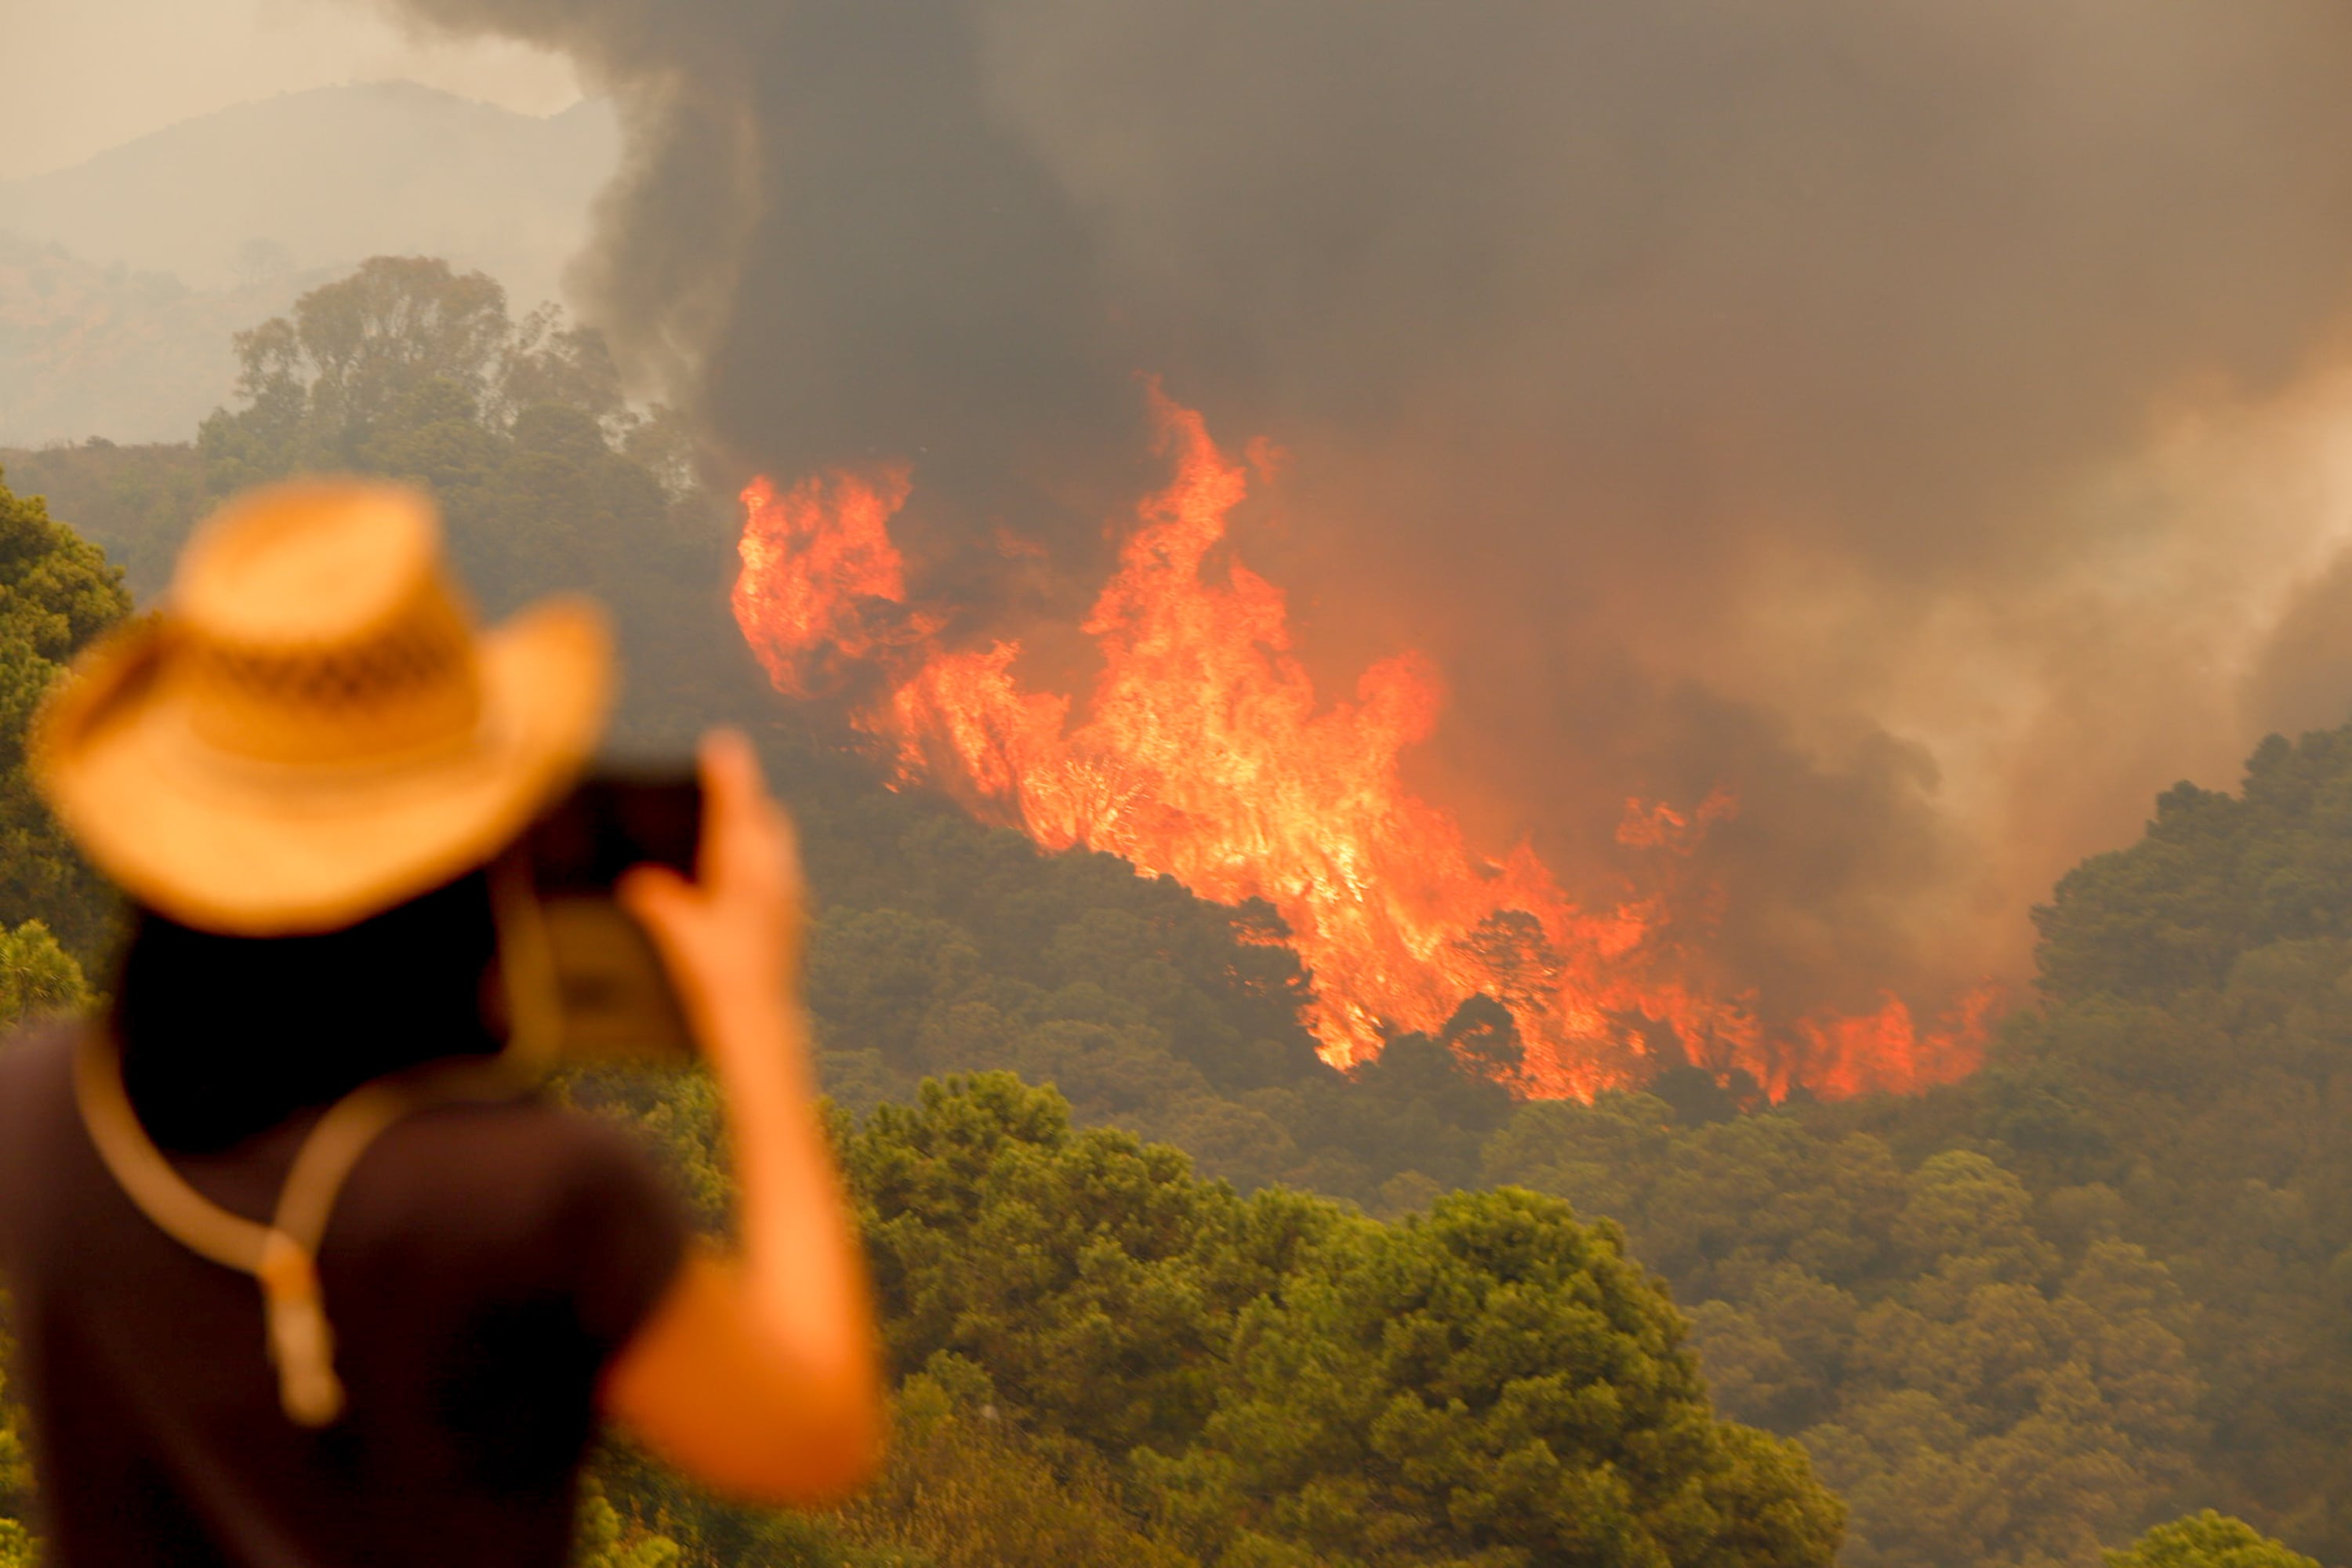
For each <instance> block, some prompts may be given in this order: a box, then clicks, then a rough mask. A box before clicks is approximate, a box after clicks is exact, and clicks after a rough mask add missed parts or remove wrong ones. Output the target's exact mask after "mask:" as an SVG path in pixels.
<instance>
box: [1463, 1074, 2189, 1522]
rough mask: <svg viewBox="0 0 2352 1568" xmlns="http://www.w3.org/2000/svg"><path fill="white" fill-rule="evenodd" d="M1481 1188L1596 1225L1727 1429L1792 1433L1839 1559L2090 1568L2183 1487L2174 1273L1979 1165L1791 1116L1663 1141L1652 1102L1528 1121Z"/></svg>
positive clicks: (1553, 1112)
mask: <svg viewBox="0 0 2352 1568" xmlns="http://www.w3.org/2000/svg"><path fill="white" fill-rule="evenodd" d="M1489 1174H1490V1176H1491V1177H1492V1178H1494V1179H1496V1180H1517V1181H1526V1182H1528V1183H1530V1184H1534V1185H1537V1186H1540V1187H1543V1188H1546V1189H1548V1190H1551V1191H1556V1192H1560V1193H1563V1194H1567V1195H1568V1196H1570V1198H1571V1200H1573V1201H1575V1202H1577V1203H1578V1204H1579V1205H1580V1206H1584V1205H1588V1204H1597V1205H1602V1206H1604V1207H1606V1208H1607V1209H1608V1210H1609V1211H1611V1212H1613V1213H1615V1214H1616V1215H1619V1216H1620V1217H1621V1218H1622V1220H1623V1222H1624V1224H1625V1225H1626V1227H1627V1229H1628V1232H1629V1234H1630V1235H1631V1237H1632V1238H1633V1247H1634V1250H1635V1252H1636V1253H1637V1255H1638V1256H1641V1257H1643V1258H1645V1259H1647V1260H1650V1261H1652V1262H1653V1263H1654V1264H1655V1265H1657V1266H1658V1267H1660V1268H1663V1269H1664V1271H1665V1273H1666V1275H1667V1277H1668V1278H1669V1279H1672V1280H1674V1281H1675V1287H1676V1289H1677V1291H1678V1293H1680V1294H1681V1295H1682V1296H1683V1298H1684V1299H1685V1300H1691V1301H1694V1302H1696V1309H1695V1310H1694V1312H1693V1321H1694V1325H1695V1339H1696V1343H1697V1345H1698V1347H1699V1349H1700V1351H1701V1352H1702V1355H1703V1358H1704V1360H1705V1363H1706V1369H1707V1374H1708V1377H1709V1380H1710V1382H1711V1383H1712V1384H1714V1386H1715V1389H1716V1393H1717V1399H1718V1400H1719V1401H1720V1403H1721V1404H1722V1405H1723V1408H1724V1409H1725V1411H1726V1412H1727V1414H1730V1415H1734V1416H1737V1417H1738V1418H1740V1419H1743V1420H1749V1421H1754V1422H1757V1423H1759V1424H1760V1425H1762V1426H1767V1427H1769V1428H1770V1429H1772V1430H1775V1431H1780V1432H1786V1433H1791V1434H1800V1435H1801V1436H1802V1438H1803V1441H1804V1443H1805V1446H1806V1447H1807V1448H1808V1449H1809V1450H1810V1451H1811V1454H1812V1456H1813V1458H1814V1461H1815V1462H1816V1463H1817V1464H1818V1465H1819V1466H1820V1467H1821V1469H1822V1475H1823V1477H1824V1478H1825V1479H1828V1480H1829V1481H1830V1482H1831V1483H1832V1485H1834V1486H1835V1487H1837V1489H1839V1491H1840V1492H1841V1493H1842V1495H1843V1496H1844V1497H1845V1499H1846V1500H1847V1501H1848V1502H1849V1504H1850V1505H1851V1506H1852V1509H1853V1520H1852V1539H1851V1541H1850V1542H1849V1544H1848V1548H1847V1554H1846V1561H1847V1562H1849V1563H1855V1564H1876V1563H1890V1564H1891V1563H2028V1562H2038V1561H2053V1560H2054V1561H2072V1562H2082V1561H2085V1560H2086V1558H2087V1557H2088V1556H2090V1555H2095V1552H2096V1550H2097V1547H2098V1544H2099V1543H2100V1542H2102V1541H2104V1540H2111V1539H2113V1538H2114V1536H2115V1534H2116V1532H2117V1531H2119V1530H2121V1529H2123V1528H2126V1527H2128V1526H2130V1525H2132V1524H2134V1523H2136V1522H2137V1521H2138V1519H2139V1517H2140V1515H2141V1513H2142V1512H2143V1510H2146V1509H2147V1507H2149V1506H2150V1505H2151V1504H2152V1503H2153V1502H2154V1501H2156V1500H2158V1499H2159V1498H2160V1497H2162V1496H2163V1495H2164V1494H2165V1492H2166V1489H2168V1487H2169V1486H2171V1485H2173V1484H2174V1483H2176V1482H2177V1481H2179V1479H2182V1477H2183V1475H2184V1474H2185V1472H2186V1469H2187V1468H2188V1459H2187V1455H2188V1450H2189V1445H2190V1444H2191V1442H2192V1441H2193V1440H2194V1439H2195V1438H2196V1437H2198V1436H2200V1433H2199V1430H2198V1422H2197V1418H2196V1415H2197V1410H2196V1407H2197V1403H2198V1400H2199V1397H2200V1394H2201V1393H2202V1389H2201V1387H2200V1383H2199V1380H2198V1378H2197V1375H2196V1373H2195V1371H2194V1370H2193V1368H2192V1367H2191V1366H2190V1364H2189V1356H2188V1352H2187V1349H2186V1346H2185V1342H2184V1338H2183V1336H2184V1334H2185V1332H2186V1331H2187V1330H2188V1328H2189V1323H2190V1321H2191V1320H2192V1317H2193V1314H2192V1313H2191V1311H2190V1310H2189V1308H2188V1306H2187V1303H2186V1302H2185V1301H2184V1300H2183V1298H2182V1295H2181V1292H2180V1290H2179V1287H2178V1285H2177V1284H2176V1283H2175V1281H2174V1280H2173V1279H2172V1278H2171V1276H2170V1274H2169V1273H2168V1270H2167V1269H2166V1268H2165V1267H2164V1266H2163V1265H2162V1264H2161V1263H2159V1262H2158V1261H2156V1260H2155V1259H2154V1258H2150V1257H2149V1256H2148V1255H2147V1252H2146V1251H2145V1250H2144V1249H2143V1248H2141V1247H2137V1246H2133V1245H2131V1244H2129V1243H2126V1242H2124V1241H2121V1240H2117V1239H2115V1238H2113V1237H2108V1236H2104V1235H2102V1236H2098V1237H2095V1238H2093V1237H2083V1236H2076V1237H2073V1238H2072V1239H2074V1241H2075V1242H2076V1243H2077V1245H2076V1246H2075V1247H2073V1248H2067V1247H2060V1246H2058V1245H2056V1244H2054V1243H2053V1241H2052V1240H2051V1239H2050V1238H2049V1237H2045V1236H2044V1235H2043V1234H2042V1232H2041V1230H2040V1229H2038V1228H2037V1224H2036V1220H2037V1216H2036V1215H2035V1212H2034V1206H2035V1205H2034V1200H2033V1196H2032V1194H2031V1193H2030V1192H2029V1191H2028V1190H2027V1188H2026V1186H2025V1185H2024V1184H2023V1183H2022V1182H2021V1180H2020V1179H2019V1178H2018V1177H2017V1176H2016V1175H2015V1174H2014V1173H2011V1171H2009V1170H2007V1169H2005V1168H2003V1167H2002V1166H2001V1165H2000V1164H1999V1163H1996V1162H1994V1161H1993V1160H1992V1159H1990V1158H1989V1157H1988V1156H1987V1155H1985V1154H1983V1153H1981V1152H1972V1151H1968V1150H1958V1149H1955V1150H1947V1151H1945V1152H1941V1153H1938V1154H1937V1155H1935V1156H1933V1157H1931V1158H1929V1159H1928V1160H1927V1161H1926V1162H1924V1163H1922V1164H1920V1165H1919V1166H1918V1167H1917V1168H1916V1169H1914V1170H1912V1171H1909V1172H1906V1171H1904V1170H1903V1169H1902V1167H1901V1165H1900V1163H1898V1161H1897V1160H1896V1158H1895V1154H1894V1152H1893V1151H1892V1150H1891V1149H1890V1148H1889V1147H1888V1146H1887V1144H1886V1143H1885V1142H1884V1141H1882V1140H1881V1139H1879V1138H1877V1137H1874V1136H1872V1135H1869V1134H1865V1133H1858V1132H1843V1133H1841V1132H1837V1131H1830V1130H1826V1129H1822V1128H1817V1127H1811V1126H1808V1125H1806V1124H1805V1123H1804V1122H1803V1121H1801V1120H1800V1119H1798V1118H1797V1117H1794V1116H1791V1115H1789V1114H1787V1113H1774V1114H1769V1115H1759V1116H1752V1117H1748V1118H1743V1119H1741V1120H1738V1121H1729V1122H1722V1123H1716V1124H1711V1125H1702V1126H1698V1127H1687V1128H1686V1127H1677V1126H1675V1125H1674V1124H1673V1123H1672V1122H1671V1121H1670V1120H1669V1117H1668V1115H1667V1113H1666V1110H1665V1107H1664V1105H1663V1104H1662V1103H1660V1102H1658V1101H1655V1100H1648V1099H1646V1098H1645V1097H1638V1096H1635V1097H1614V1098H1612V1099H1608V1100H1602V1101H1601V1103H1599V1104H1597V1105H1594V1106H1591V1107H1586V1106H1576V1105H1538V1106H1528V1107H1527V1108H1525V1109H1524V1110H1521V1111H1520V1113H1519V1115H1518V1116H1517V1118H1516V1119H1515V1121H1514V1122H1513V1124H1512V1126H1511V1127H1510V1128H1509V1129H1508V1130H1507V1131H1506V1132H1505V1133H1503V1134H1502V1135H1500V1136H1498V1137H1497V1138H1496V1140H1495V1141H1494V1142H1493V1143H1492V1144H1491V1145H1490V1146H1489Z"/></svg>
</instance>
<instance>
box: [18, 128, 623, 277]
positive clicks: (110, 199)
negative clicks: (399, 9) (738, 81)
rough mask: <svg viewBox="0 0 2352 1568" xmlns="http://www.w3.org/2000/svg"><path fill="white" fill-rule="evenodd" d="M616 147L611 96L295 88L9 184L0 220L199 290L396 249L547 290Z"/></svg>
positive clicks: (583, 226)
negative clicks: (561, 101) (493, 100)
mask: <svg viewBox="0 0 2352 1568" xmlns="http://www.w3.org/2000/svg"><path fill="white" fill-rule="evenodd" d="M619 156H620V132H619V129H618V127H617V125H616V124H615V122H614V117H613V113H612V110H611V107H610V106H609V105H608V104H606V103H605V102H604V101H603V100H590V101H587V102H583V103H582V104H580V105H578V106H576V107H575V108H572V109H571V110H566V111H565V112H563V113H562V114H558V115H555V116H553V117H551V118H549V119H545V120H540V119H534V118H532V117H531V116H530V115H525V114H516V113H513V112H511V111H510V110H504V109H499V108H494V107H492V106H491V105H488V104H484V103H475V102H471V101H469V100H466V99H462V98H456V97H452V96H451V95H449V94H447V93H445V92H436V91H435V90H433V89H429V88H424V87H419V86H417V85H415V83H413V82H381V83H375V84H373V85H369V86H362V87H331V88H320V89H317V90H315V91H311V92H299V93H289V94H287V95H285V96H283V97H280V98H274V99H269V100H264V101H262V102H258V103H247V104H240V105H238V106H236V107H235V108H233V109H225V110H220V111H219V112H217V113H214V114H207V115H204V116H202V117H200V118H198V119H195V120H189V121H182V122H181V123H179V124H177V125H173V126H170V127H167V128H166V129H164V130H162V131H158V132H154V133H153V134H152V135H149V136H142V137H141V138H140V139H139V140H137V141H135V142H126V143H124V144H123V145H122V146H120V147H116V148H113V149H111V150H110V151H109V152H105V153H100V154H99V155H98V156H97V157H95V158H92V159H90V160H89V162H88V163H79V164H77V165H75V166H74V167H72V168H69V169H60V170H58V171H56V172H54V173H51V174H39V175H36V176H34V177H32V178H29V179H23V180H11V181H6V182H0V229H6V230H9V231H12V232H14V233H16V234H18V235H21V236H23V237H26V238H28V239H34V240H40V241H46V242H50V243H54V244H58V245H62V246H64V247H66V248H67V249H68V250H70V251H73V252H74V253H75V254H77V255H79V256H83V257H87V258H89V259H90V260H92V261H96V262H99V263H100V264H102V265H103V264H111V263H114V262H121V263H122V264H123V265H125V266H127V267H130V268H133V269H135V270H141V271H150V272H163V273H170V274H173V275H174V276H176V277H178V278H179V279H181V280H182V281H183V282H184V283H186V284H188V285H189V286H190V287H191V288H194V289H221V288H227V287H230V286H232V285H235V284H239V283H249V282H257V281H261V280H264V279H268V278H270V277H273V276H276V275H278V274H281V273H285V272H292V271H299V270H310V269H313V268H340V267H342V266H344V265H347V264H349V263H351V262H354V261H359V260H362V259H363V258H367V257H370V256H379V255H384V254H387V253H400V254H425V255H433V256H440V257H446V258H448V259H449V260H450V261H452V262H454V263H457V264H458V265H461V266H465V267H471V268H481V269H482V270H484V271H486V272H488V273H489V274H491V275H492V276H493V277H496V278H498V279H500V280H501V281H502V282H504V283H505V284H506V285H507V287H508V289H509V290H510V291H511V292H513V293H514V294H515V295H516V296H517V297H518V299H519V300H525V301H526V302H528V301H530V300H539V299H541V298H549V297H552V296H553V294H554V292H555V289H556V285H557V281H558V279H559V276H560V274H561V272H562V266H563V263H564V262H565V260H567V259H568V258H570V256H571V254H572V251H573V250H575V249H576V248H577V247H578V246H579V244H580V242H581V240H582V238H583V237H584V235H585V234H586V231H587V218H588V208H589V205H590V203H591V202H593V200H594V198H595V195H596V193H597V191H598V190H600V189H601V188H602V187H603V185H604V182H605V180H606V179H607V178H608V177H609V176H610V175H611V174H612V172H613V170H614V166H615V164H616V163H617V162H618V159H619Z"/></svg>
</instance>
